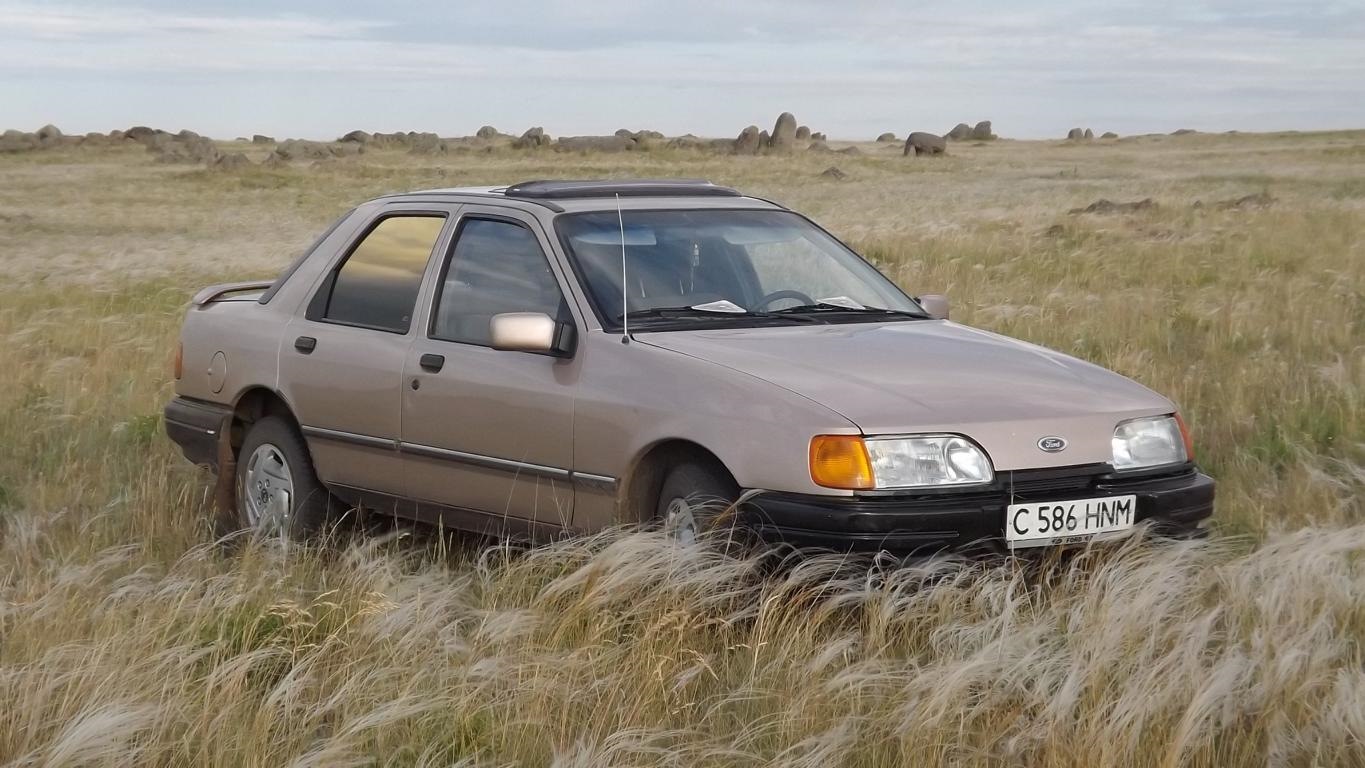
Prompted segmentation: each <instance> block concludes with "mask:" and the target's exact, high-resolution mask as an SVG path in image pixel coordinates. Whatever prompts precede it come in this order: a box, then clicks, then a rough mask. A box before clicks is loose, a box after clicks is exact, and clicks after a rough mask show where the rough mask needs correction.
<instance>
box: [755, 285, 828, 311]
mask: <svg viewBox="0 0 1365 768" xmlns="http://www.w3.org/2000/svg"><path fill="white" fill-rule="evenodd" d="M782 299H796V300H797V301H799V302H801V303H802V304H814V303H815V299H812V298H811V297H809V296H807V295H806V294H804V293H802V292H800V291H793V290H790V289H783V290H780V291H773V292H772V293H770V294H768V295H767V296H764V297H763V298H761V299H759V300H758V308H759V309H767V308H768V305H770V304H772V303H773V302H774V301H781V300H782Z"/></svg>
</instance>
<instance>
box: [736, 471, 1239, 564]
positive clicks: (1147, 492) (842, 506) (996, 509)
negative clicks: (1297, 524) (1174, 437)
mask: <svg viewBox="0 0 1365 768" xmlns="http://www.w3.org/2000/svg"><path fill="white" fill-rule="evenodd" d="M1126 494H1133V495H1135V496H1137V511H1136V515H1135V521H1136V522H1137V523H1142V522H1144V521H1151V523H1152V525H1153V526H1154V527H1155V528H1157V529H1158V530H1159V531H1163V532H1167V533H1173V534H1180V533H1192V532H1195V531H1197V530H1198V529H1200V528H1201V527H1202V523H1203V522H1204V521H1205V520H1207V519H1208V517H1209V516H1210V515H1212V514H1213V496H1214V482H1213V478H1211V477H1209V476H1208V475H1205V474H1203V473H1201V472H1199V471H1198V469H1197V468H1195V467H1194V466H1193V465H1187V466H1184V467H1180V468H1178V469H1176V470H1174V471H1173V470H1170V469H1166V470H1161V471H1157V472H1146V473H1123V474H1118V473H1115V472H1114V471H1113V470H1112V468H1111V467H1110V466H1109V465H1107V464H1096V465H1086V466H1079V467H1063V468H1060V469H1048V470H1021V471H1015V472H1004V473H1001V474H1000V475H998V476H997V477H996V480H995V482H994V483H993V484H992V485H991V486H990V487H988V488H985V489H980V488H977V489H970V490H960V491H956V492H950V491H939V492H935V493H894V494H883V495H871V494H868V495H861V496H851V497H837V496H813V495H802V494H790V493H775V492H767V493H762V494H759V495H758V496H756V497H754V498H753V499H752V500H751V501H750V502H748V503H747V504H746V505H745V508H744V509H743V510H742V515H743V518H742V519H743V521H744V523H745V524H746V525H748V527H750V528H752V529H753V530H754V531H755V532H756V533H758V535H759V537H760V538H762V539H763V540H764V541H767V542H769V543H785V544H790V545H792V546H796V547H801V548H808V547H809V548H818V549H834V550H839V551H850V550H851V551H877V550H887V551H890V552H896V553H906V554H909V553H920V554H927V553H929V552H934V551H939V550H948V549H951V550H966V549H972V548H976V547H980V548H982V549H986V550H999V549H1003V548H1004V546H1005V542H1004V530H1005V508H1006V507H1007V506H1009V505H1010V504H1022V503H1029V502H1045V501H1058V502H1060V501H1068V500H1073V499H1083V498H1096V497H1104V496H1121V495H1126Z"/></svg>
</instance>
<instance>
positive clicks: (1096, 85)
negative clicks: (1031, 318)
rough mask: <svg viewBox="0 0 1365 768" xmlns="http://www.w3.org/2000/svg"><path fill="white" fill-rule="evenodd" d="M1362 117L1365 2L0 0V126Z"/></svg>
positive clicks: (1355, 123)
mask: <svg viewBox="0 0 1365 768" xmlns="http://www.w3.org/2000/svg"><path fill="white" fill-rule="evenodd" d="M782 111H791V112H793V113H794V114H795V115H796V116H797V119H798V120H799V121H800V122H801V123H803V124H807V125H809V126H811V128H812V129H813V130H817V131H824V132H826V133H827V134H829V135H830V137H831V138H847V139H869V138H872V137H875V136H876V135H877V134H879V133H882V132H884V131H892V132H895V133H896V134H898V135H902V136H903V135H905V134H906V133H908V132H909V131H916V130H926V131H932V132H934V133H944V132H946V131H947V130H948V129H950V128H951V127H952V126H953V125H955V124H957V123H959V122H966V123H970V124H975V123H976V122H977V121H979V120H992V121H993V123H994V128H995V131H996V132H997V133H998V134H1000V135H1002V136H1008V137H1015V138H1046V137H1062V136H1065V135H1066V132H1067V130H1068V129H1069V128H1072V127H1089V128H1093V129H1094V130H1095V132H1096V133H1097V134H1098V133H1101V132H1103V131H1110V130H1112V131H1117V132H1119V133H1122V134H1130V133H1146V132H1169V131H1172V130H1175V129H1177V128H1194V129H1198V130H1206V131H1221V130H1230V129H1236V130H1242V131H1248V130H1289V129H1299V130H1316V129H1336V128H1365V0H1188V1H1187V2H1174V3H1168V2H1164V1H1163V0H1149V1H1148V2H1105V1H1104V0H1092V1H1090V2H1072V1H1071V0H1038V1H1037V2H1029V3H1021V2H1004V1H1003V0H963V1H962V2H941V1H940V2H935V3H919V2H916V3H910V2H881V1H878V0H686V1H685V2H683V1H681V0H669V1H668V2H656V1H655V0H519V1H517V2H464V1H462V0H443V1H442V2H426V3H417V2H406V1H404V0H390V1H389V2H376V0H367V1H365V2H359V1H358V0H305V1H304V2H268V1H267V0H237V1H235V2H230V1H229V0H207V1H204V2H195V1H194V0H181V1H179V2H176V1H174V0H104V1H103V2H98V3H96V2H62V1H59V2H45V1H36V0H21V1H19V2H13V1H11V0H0V129H4V128H18V129H21V130H36V129H37V128H38V127H40V126H42V125H44V124H46V123H54V124H56V125H57V126H58V127H60V128H61V129H62V130H64V131H66V132H67V133H84V132H88V131H108V130H111V129H114V128H126V127H128V126H131V125H139V124H141V125H151V126H153V127H158V128H166V129H169V130H179V129H180V128H190V129H192V130H195V131H198V132H200V133H204V134H206V135H210V136H214V137H216V138H232V137H235V136H250V135H251V134H253V133H265V134H270V135H273V136H276V137H279V138H283V137H286V136H289V137H300V138H316V139H325V138H333V137H335V136H338V135H340V134H342V133H345V132H347V131H349V130H352V129H355V128H360V129H363V130H369V131H398V130H402V131H409V130H416V131H435V132H437V133H440V134H441V135H444V136H458V135H467V134H471V133H473V132H474V131H475V130H476V129H478V128H479V126H481V125H485V124H490V125H493V126H495V127H497V128H499V129H500V130H503V131H505V132H508V133H516V134H519V133H521V132H522V131H523V130H525V129H526V128H528V127H530V126H532V125H539V126H543V127H544V128H545V130H546V132H548V133H550V134H552V135H555V136H559V135H580V134H602V133H611V132H612V131H614V130H616V129H618V128H623V127H626V128H632V129H641V128H649V129H653V130H659V131H663V132H664V133H667V134H669V135H674V134H681V133H688V132H690V133H695V134H698V135H703V136H733V135H735V134H737V133H739V131H740V130H741V129H742V128H743V127H744V126H746V125H749V124H756V125H759V126H761V127H765V128H770V127H771V125H772V123H773V121H774V120H775V118H776V116H777V115H778V113H780V112H782Z"/></svg>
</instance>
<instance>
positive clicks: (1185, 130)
mask: <svg viewBox="0 0 1365 768" xmlns="http://www.w3.org/2000/svg"><path fill="white" fill-rule="evenodd" d="M1192 133H1199V131H1196V130H1195V129H1193V128H1180V129H1178V130H1174V131H1171V135H1172V136H1189V135H1190V134H1192Z"/></svg>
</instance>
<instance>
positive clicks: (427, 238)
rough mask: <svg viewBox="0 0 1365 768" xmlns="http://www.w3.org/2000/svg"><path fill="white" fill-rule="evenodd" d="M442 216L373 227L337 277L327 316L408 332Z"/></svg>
mask: <svg viewBox="0 0 1365 768" xmlns="http://www.w3.org/2000/svg"><path fill="white" fill-rule="evenodd" d="M444 224H445V218H444V217H441V216H390V217H389V218H386V219H383V220H381V221H380V222H379V224H378V225H376V226H375V227H374V228H373V229H371V230H370V233H369V234H367V235H366V236H365V239H363V240H361V241H360V244H359V245H357V246H356V247H355V249H354V250H352V251H351V255H350V256H349V257H348V258H347V259H346V261H345V263H343V264H342V265H341V268H340V269H338V270H337V273H336V276H335V277H334V278H333V282H332V290H331V294H330V295H329V297H328V299H327V307H326V309H325V310H324V311H323V313H322V318H323V319H324V320H329V321H331V322H336V323H345V324H347V325H359V326H363V327H365V328H378V329H381V330H385V331H395V332H398V333H407V330H408V326H409V325H411V324H412V309H413V307H414V306H416V304H417V292H418V291H419V290H420V289H421V287H422V274H423V273H424V272H425V271H426V268H427V261H428V260H429V259H430V258H431V250H432V248H434V247H435V246H436V238H437V237H438V236H439V235H440V234H441V227H442V226H444Z"/></svg>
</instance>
